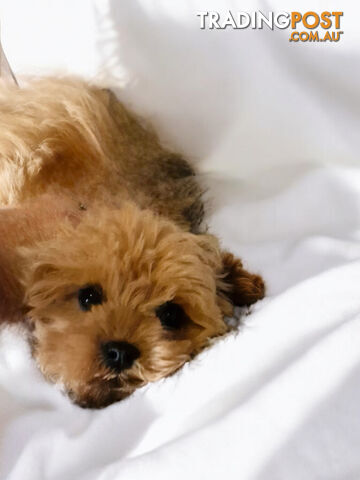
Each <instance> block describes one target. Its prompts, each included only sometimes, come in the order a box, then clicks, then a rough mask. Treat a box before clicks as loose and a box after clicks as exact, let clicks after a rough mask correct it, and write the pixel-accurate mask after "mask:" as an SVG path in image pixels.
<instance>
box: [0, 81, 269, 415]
mask: <svg viewBox="0 0 360 480" xmlns="http://www.w3.org/2000/svg"><path fill="white" fill-rule="evenodd" d="M0 186H1V188H0V205H1V207H2V208H1V210H0V315H1V318H2V319H3V321H4V322H5V321H12V322H19V321H20V322H23V323H24V324H25V325H26V327H27V330H28V336H29V341H30V344H31V349H32V353H33V356H34V358H35V360H36V362H37V365H38V366H39V368H40V370H41V371H42V373H43V374H44V375H45V377H46V378H47V379H49V380H50V381H52V382H56V383H57V384H59V385H61V386H62V387H63V389H64V390H65V391H66V392H67V394H68V395H69V396H70V398H71V399H72V400H73V401H74V402H75V403H77V404H78V405H80V406H82V407H91V408H100V407H104V406H106V405H108V404H110V403H112V402H115V401H118V400H121V399H123V398H124V397H126V396H128V395H129V394H131V393H132V392H133V391H134V390H135V389H136V388H137V387H140V386H142V385H144V384H146V383H147V382H153V381H156V380H158V379H160V378H163V377H165V376H167V375H170V374H172V373H173V372H175V371H176V370H178V369H179V368H180V367H181V366H182V365H183V364H184V363H185V362H187V361H188V360H189V359H191V358H192V357H193V356H194V355H195V354H196V353H198V352H199V351H200V350H202V349H203V348H204V347H205V346H206V345H207V344H208V341H209V339H210V338H211V337H214V336H217V335H221V334H223V333H224V332H226V331H227V326H226V324H225V322H224V316H230V315H231V314H232V311H233V306H234V305H240V306H242V305H251V304H253V303H254V302H256V301H257V300H259V299H261V298H262V297H263V296H264V283H263V281H262V279H261V277H260V276H258V275H254V274H251V273H249V272H247V271H246V270H244V268H243V266H242V263H241V261H240V260H239V259H237V258H235V257H234V256H233V255H232V254H231V253H228V252H224V251H222V250H221V248H220V246H219V242H218V240H217V239H216V238H215V237H214V236H212V235H209V234H207V233H204V232H203V230H202V228H201V224H202V219H203V213H204V208H203V203H202V200H201V196H202V190H201V188H200V186H199V184H198V182H197V178H196V176H195V173H194V170H193V168H192V167H191V166H190V165H189V164H188V163H187V161H185V160H184V159H183V158H182V157H181V156H179V155H177V154H175V153H173V152H170V151H169V150H167V149H166V148H164V147H163V146H161V145H160V143H159V141H158V139H157V137H156V135H155V134H154V133H153V132H152V131H151V130H150V129H148V128H146V127H145V126H144V125H143V124H142V123H141V122H140V121H139V120H138V119H137V118H136V117H135V116H134V115H132V114H130V113H129V112H128V111H127V110H126V109H125V107H124V105H122V104H121V103H120V102H119V101H118V100H117V99H116V98H115V97H114V96H113V95H112V94H111V93H110V92H109V91H107V90H102V89H99V88H95V87H92V86H89V85H87V84H85V83H83V82H81V81H78V80H68V79H65V80H59V79H45V80H40V81H37V82H34V83H32V84H30V86H28V87H27V88H24V89H18V88H16V87H3V88H2V89H1V91H0Z"/></svg>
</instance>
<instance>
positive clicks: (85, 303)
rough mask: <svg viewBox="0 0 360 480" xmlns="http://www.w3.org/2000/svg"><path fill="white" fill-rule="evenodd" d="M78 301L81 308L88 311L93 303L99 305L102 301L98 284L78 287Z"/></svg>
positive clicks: (101, 293)
mask: <svg viewBox="0 0 360 480" xmlns="http://www.w3.org/2000/svg"><path fill="white" fill-rule="evenodd" d="M78 301H79V306H80V308H81V310H83V311H84V312H88V311H89V310H91V307H92V306H93V305H100V304H101V303H102V302H103V291H102V288H101V286H100V285H87V286H86V287H83V288H80V290H79V292H78Z"/></svg>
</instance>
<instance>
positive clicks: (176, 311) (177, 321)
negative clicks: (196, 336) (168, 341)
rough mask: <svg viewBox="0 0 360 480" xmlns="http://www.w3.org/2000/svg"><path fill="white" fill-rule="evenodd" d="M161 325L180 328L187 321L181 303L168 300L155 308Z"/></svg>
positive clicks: (167, 327)
mask: <svg viewBox="0 0 360 480" xmlns="http://www.w3.org/2000/svg"><path fill="white" fill-rule="evenodd" d="M155 313H156V315H157V317H158V318H159V320H160V322H161V325H162V326H163V327H164V328H166V329H167V330H179V329H180V328H181V327H182V326H184V324H185V323H186V315H185V313H184V310H183V309H182V307H181V306H180V305H178V304H177V303H174V302H166V303H164V304H163V305H160V307H158V308H157V309H156V310H155Z"/></svg>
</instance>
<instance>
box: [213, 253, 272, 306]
mask: <svg viewBox="0 0 360 480" xmlns="http://www.w3.org/2000/svg"><path fill="white" fill-rule="evenodd" d="M221 258H222V269H223V273H222V276H221V278H220V280H219V290H220V293H221V294H222V295H225V296H226V297H227V298H228V299H229V300H230V301H231V303H232V304H233V305H236V306H239V307H243V306H249V305H252V304H253V303H255V302H257V301H258V300H261V299H262V298H263V297H264V295H265V284H264V281H263V279H262V278H261V277H260V275H256V274H253V273H250V272H248V271H246V270H245V269H244V268H243V265H242V263H241V260H240V259H239V258H236V257H235V256H234V255H233V254H232V253H229V252H226V251H224V252H221Z"/></svg>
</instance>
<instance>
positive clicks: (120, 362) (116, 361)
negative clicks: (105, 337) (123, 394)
mask: <svg viewBox="0 0 360 480" xmlns="http://www.w3.org/2000/svg"><path fill="white" fill-rule="evenodd" d="M101 354H102V357H103V360H104V362H105V365H106V366H107V367H109V368H111V370H114V371H115V372H117V373H119V372H121V371H122V370H126V369H128V368H130V367H131V366H132V365H133V363H134V361H135V360H136V359H137V358H139V356H140V352H139V350H138V349H137V348H136V347H135V345H131V343H127V342H107V343H104V344H103V345H102V346H101Z"/></svg>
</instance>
